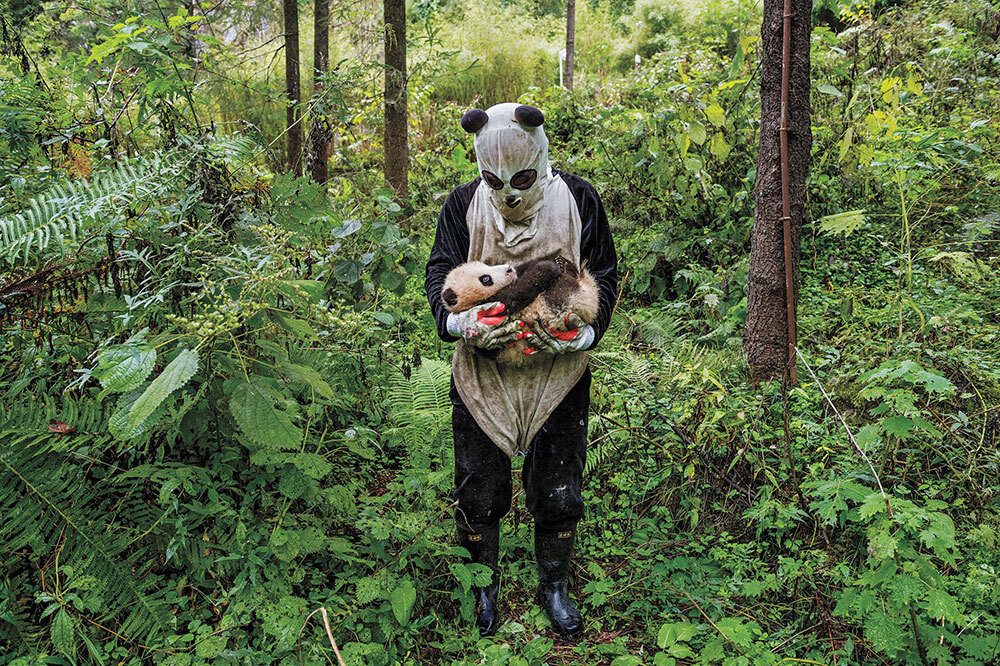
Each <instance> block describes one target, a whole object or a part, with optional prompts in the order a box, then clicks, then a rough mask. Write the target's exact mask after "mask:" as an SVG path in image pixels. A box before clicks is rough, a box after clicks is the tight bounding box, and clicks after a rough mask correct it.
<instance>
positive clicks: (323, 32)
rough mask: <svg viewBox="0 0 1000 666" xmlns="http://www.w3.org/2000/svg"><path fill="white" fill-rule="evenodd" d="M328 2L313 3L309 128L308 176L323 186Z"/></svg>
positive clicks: (327, 135)
mask: <svg viewBox="0 0 1000 666" xmlns="http://www.w3.org/2000/svg"><path fill="white" fill-rule="evenodd" d="M329 2H330V0H316V2H315V11H314V18H315V22H314V25H315V28H316V29H315V36H314V39H313V97H314V98H315V99H316V104H315V112H314V113H313V121H312V126H311V127H310V128H309V175H310V177H311V178H312V180H313V182H314V183H321V184H322V183H326V178H327V172H326V168H327V160H328V159H329V153H328V146H329V145H330V125H329V123H328V122H327V118H326V113H324V109H325V108H326V107H325V105H324V104H323V102H322V100H321V99H320V97H321V96H322V95H323V77H324V76H325V75H326V72H327V70H328V69H329V68H330V4H329Z"/></svg>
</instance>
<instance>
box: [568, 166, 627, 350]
mask: <svg viewBox="0 0 1000 666" xmlns="http://www.w3.org/2000/svg"><path fill="white" fill-rule="evenodd" d="M567 176H568V177H567ZM567 176H564V178H566V180H567V182H568V184H569V186H570V190H571V191H572V192H573V196H574V198H575V199H576V203H577V208H578V209H579V210H580V222H581V234H580V235H581V237H580V260H581V262H583V261H586V262H587V270H588V271H590V274H591V275H593V276H594V280H595V281H596V282H597V289H598V309H597V318H596V319H594V321H593V322H591V326H593V327H594V341H593V342H592V343H590V346H588V347H587V349H593V348H594V347H596V346H597V343H598V342H600V340H601V338H602V337H604V333H605V332H606V331H607V330H608V325H609V324H610V323H611V312H612V311H613V310H614V309H615V302H616V300H617V299H618V256H617V254H616V253H615V242H614V240H613V239H612V238H611V225H609V224H608V216H607V215H606V214H605V213H604V204H603V203H601V197H600V196H598V194H597V190H596V189H594V186H593V185H591V184H590V183H588V182H587V181H585V180H584V179H582V178H580V177H579V176H572V175H568V174H567Z"/></svg>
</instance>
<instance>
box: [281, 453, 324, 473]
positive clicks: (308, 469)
mask: <svg viewBox="0 0 1000 666" xmlns="http://www.w3.org/2000/svg"><path fill="white" fill-rule="evenodd" d="M284 455H288V454H284ZM292 464H294V465H295V466H296V467H298V468H299V469H300V470H302V472H303V473H304V474H306V475H307V476H309V477H311V478H313V479H322V478H323V477H324V476H326V475H327V474H329V473H330V471H331V470H332V469H333V465H332V464H331V463H330V462H329V461H328V460H327V459H326V458H324V457H323V456H321V455H320V454H318V453H308V452H304V453H296V454H295V455H294V456H293V457H292Z"/></svg>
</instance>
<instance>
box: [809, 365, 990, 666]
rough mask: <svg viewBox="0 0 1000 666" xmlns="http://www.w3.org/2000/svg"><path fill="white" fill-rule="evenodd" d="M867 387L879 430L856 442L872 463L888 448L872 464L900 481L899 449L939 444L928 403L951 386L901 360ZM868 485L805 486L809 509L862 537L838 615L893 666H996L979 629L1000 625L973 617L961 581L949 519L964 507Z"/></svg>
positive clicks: (857, 480)
mask: <svg viewBox="0 0 1000 666" xmlns="http://www.w3.org/2000/svg"><path fill="white" fill-rule="evenodd" d="M861 381H862V382H863V383H864V388H863V389H862V390H861V391H860V392H859V393H858V396H859V397H860V398H861V399H865V400H873V401H876V404H875V406H874V407H872V408H870V409H869V410H868V413H869V414H870V415H871V416H874V417H877V419H878V420H877V421H876V422H875V423H872V424H869V425H866V426H865V427H864V428H862V429H861V430H860V431H859V433H858V436H857V442H858V444H859V446H861V447H862V449H864V450H866V451H867V452H868V453H869V454H873V453H875V452H876V451H877V450H878V449H879V446H880V445H881V444H882V443H883V442H884V446H883V448H882V450H881V453H880V455H878V456H872V457H873V458H875V459H876V462H875V464H878V462H877V461H878V460H881V461H882V462H881V465H880V466H881V468H882V470H881V471H882V474H885V473H886V472H887V471H889V472H891V473H896V470H895V469H894V468H893V466H894V465H895V461H896V458H897V453H898V452H899V451H900V446H901V445H902V444H904V443H907V442H911V441H917V440H920V441H922V442H923V443H924V444H927V445H930V446H933V445H934V443H936V442H937V441H938V440H940V439H941V438H942V434H941V432H940V431H938V430H937V429H936V428H935V427H934V426H933V425H932V424H931V423H930V421H929V420H928V417H929V416H930V413H929V405H930V403H932V402H934V401H936V400H941V399H943V398H946V397H949V396H952V395H954V393H955V386H954V385H953V384H952V383H951V382H950V381H949V380H948V379H947V378H946V377H944V376H943V375H941V374H940V373H937V372H935V371H932V370H926V369H924V368H923V367H921V366H920V365H919V364H918V363H916V362H915V361H910V360H902V361H901V360H898V359H895V360H890V361H887V362H885V363H883V364H882V365H880V366H879V367H878V368H876V369H874V370H871V371H869V372H867V373H865V374H864V375H862V377H861ZM921 403H922V404H923V407H921ZM862 481H869V482H870V481H873V479H871V477H867V476H865V477H862V476H860V475H847V476H843V477H839V478H835V479H831V480H820V481H811V482H808V483H806V484H805V488H806V492H807V493H808V495H809V496H810V497H811V498H813V501H812V502H811V503H810V508H812V509H813V510H814V511H816V513H817V516H818V517H819V518H820V519H821V521H822V522H824V523H825V524H826V525H827V526H830V527H833V526H839V527H847V528H848V529H851V528H854V529H855V530H859V531H860V533H861V534H862V535H863V541H862V543H863V544H864V546H865V549H864V551H863V554H864V557H863V560H862V562H861V564H860V565H859V567H858V569H857V570H853V569H849V568H847V567H845V568H844V569H843V571H842V572H841V575H842V576H843V580H844V583H845V588H844V590H843V591H842V592H841V593H839V595H837V605H836V608H835V610H834V615H836V616H840V617H843V618H846V619H847V620H848V621H853V622H857V623H858V624H860V625H862V627H863V629H864V638H865V639H866V640H867V641H869V642H870V643H871V646H872V647H873V648H874V649H875V650H877V651H879V652H882V653H884V654H885V655H886V656H887V657H888V658H890V659H892V660H893V661H895V662H896V663H924V664H926V663H930V662H931V661H934V662H937V663H951V662H952V660H953V659H954V658H955V657H956V656H957V655H962V658H963V661H962V663H967V664H978V663H992V662H991V659H990V657H989V653H990V652H991V651H992V650H994V649H995V646H994V645H992V644H991V643H990V642H989V641H987V640H986V639H985V638H984V634H983V631H982V630H979V629H978V627H982V626H989V625H990V624H992V623H993V622H995V618H994V617H992V616H991V615H990V614H986V613H981V614H979V615H978V617H977V615H976V614H973V613H971V610H970V608H969V606H970V604H972V603H974V602H975V600H974V598H973V594H972V588H971V587H970V586H968V585H967V584H965V581H963V580H962V577H961V576H958V575H956V572H957V571H961V569H962V566H961V565H962V560H961V553H960V550H959V542H958V541H957V539H956V530H955V524H954V521H953V520H952V518H951V516H950V515H949V513H948V511H949V510H954V509H955V508H958V507H959V506H960V505H961V503H962V502H961V500H955V501H954V502H953V503H949V502H948V501H945V500H943V499H937V498H930V497H926V496H925V495H924V493H923V490H924V487H921V492H918V493H911V491H909V490H908V489H907V488H906V487H905V486H904V485H903V483H901V482H899V483H898V485H897V486H896V488H895V489H893V490H890V491H883V490H882V489H881V485H880V486H879V489H878V490H875V489H873V488H872V487H871V486H870V485H865V484H864V483H862ZM906 495H911V497H909V498H908V497H904V496H906ZM984 617H985V618H989V619H988V620H987V621H986V622H984ZM977 619H978V624H977V625H975V626H973V622H974V621H975V620H977ZM845 647H846V646H845Z"/></svg>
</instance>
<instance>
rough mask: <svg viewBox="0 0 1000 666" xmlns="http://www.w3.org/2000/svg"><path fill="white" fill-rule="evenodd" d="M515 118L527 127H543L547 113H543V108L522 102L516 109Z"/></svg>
mask: <svg viewBox="0 0 1000 666" xmlns="http://www.w3.org/2000/svg"><path fill="white" fill-rule="evenodd" d="M514 120H515V121H517V123H518V124H520V125H524V126H525V127H541V126H542V123H544V122H545V114H543V113H542V111H541V109H536V108H535V107H533V106H525V105H524V104H522V105H521V106H519V107H517V108H516V109H514Z"/></svg>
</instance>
